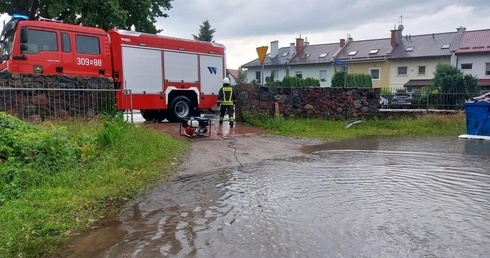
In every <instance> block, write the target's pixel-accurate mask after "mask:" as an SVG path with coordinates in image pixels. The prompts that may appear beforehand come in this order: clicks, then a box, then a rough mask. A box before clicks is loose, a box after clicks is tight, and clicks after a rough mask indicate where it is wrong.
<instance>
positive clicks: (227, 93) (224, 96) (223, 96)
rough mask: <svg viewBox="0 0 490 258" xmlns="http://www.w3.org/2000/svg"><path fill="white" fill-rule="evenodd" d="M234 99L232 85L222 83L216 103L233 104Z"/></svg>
mask: <svg viewBox="0 0 490 258" xmlns="http://www.w3.org/2000/svg"><path fill="white" fill-rule="evenodd" d="M235 101H236V94H235V90H234V89H233V87H231V86H230V85H226V84H225V85H223V87H221V89H220V91H219V94H218V103H220V104H221V105H223V106H233V105H234V104H235Z"/></svg>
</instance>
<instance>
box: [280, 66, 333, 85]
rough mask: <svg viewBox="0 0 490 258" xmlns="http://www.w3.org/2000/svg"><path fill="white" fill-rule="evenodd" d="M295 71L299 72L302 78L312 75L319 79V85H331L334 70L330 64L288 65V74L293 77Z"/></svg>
mask: <svg viewBox="0 0 490 258" xmlns="http://www.w3.org/2000/svg"><path fill="white" fill-rule="evenodd" d="M297 73H301V74H302V78H307V77H312V78H315V79H317V80H320V87H331V86H332V77H333V75H334V73H335V70H334V67H333V65H331V64H315V65H294V66H289V76H293V77H295V76H296V74H297ZM320 76H321V77H322V78H320ZM323 79H324V80H323Z"/></svg>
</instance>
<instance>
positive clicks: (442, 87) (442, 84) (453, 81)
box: [428, 63, 480, 106]
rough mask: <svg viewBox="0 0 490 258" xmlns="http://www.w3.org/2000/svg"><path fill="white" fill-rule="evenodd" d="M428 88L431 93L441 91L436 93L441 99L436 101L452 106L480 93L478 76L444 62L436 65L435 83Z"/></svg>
mask: <svg viewBox="0 0 490 258" xmlns="http://www.w3.org/2000/svg"><path fill="white" fill-rule="evenodd" d="M428 88H429V93H439V94H438V95H436V96H437V97H438V98H439V99H434V100H435V102H439V103H445V104H446V105H451V106H454V105H462V103H464V101H465V99H468V98H470V97H474V96H476V95H477V94H479V93H480V86H479V85H478V78H476V77H475V76H472V75H470V74H464V73H463V72H462V71H461V70H459V69H458V68H456V67H454V66H452V65H450V64H442V63H440V64H438V65H437V66H436V71H435V72H434V79H433V83H432V85H430V86H429V87H428ZM442 98H444V99H442ZM434 100H433V102H434Z"/></svg>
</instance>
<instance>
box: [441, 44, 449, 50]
mask: <svg viewBox="0 0 490 258" xmlns="http://www.w3.org/2000/svg"><path fill="white" fill-rule="evenodd" d="M441 49H449V44H444V45H442V46H441Z"/></svg>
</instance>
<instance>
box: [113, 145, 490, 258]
mask: <svg viewBox="0 0 490 258" xmlns="http://www.w3.org/2000/svg"><path fill="white" fill-rule="evenodd" d="M305 151H306V152H308V153H310V155H308V156H306V157H297V158H290V159H285V160H268V161H264V162H262V163H260V164H254V165H248V166H245V167H243V168H241V169H229V170H222V171H216V172H213V173H208V174H199V175H193V176H186V177H180V178H177V179H176V180H175V181H174V182H171V183H169V184H165V185H162V186H160V187H158V188H156V189H153V190H152V191H151V192H149V193H148V194H147V195H145V196H142V197H141V199H139V200H136V201H135V202H134V203H133V204H132V205H129V206H128V207H127V209H125V211H124V212H123V213H122V214H121V218H120V219H121V221H122V222H123V223H122V224H123V228H124V229H125V230H127V231H128V234H127V235H126V237H125V238H124V241H122V242H121V243H119V244H117V245H115V246H113V247H111V249H110V250H108V251H107V252H106V253H105V254H104V256H105V257H167V256H177V257H189V256H192V257H485V256H486V255H488V253H490V172H489V171H490V169H489V164H490V142H478V141H468V140H460V139H457V138H454V139H453V138H380V139H378V138H371V139H365V140H357V141H350V142H345V143H329V144H323V145H319V146H310V147H308V148H305Z"/></svg>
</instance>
